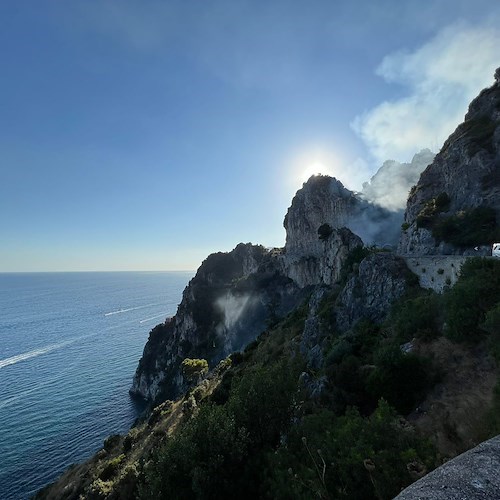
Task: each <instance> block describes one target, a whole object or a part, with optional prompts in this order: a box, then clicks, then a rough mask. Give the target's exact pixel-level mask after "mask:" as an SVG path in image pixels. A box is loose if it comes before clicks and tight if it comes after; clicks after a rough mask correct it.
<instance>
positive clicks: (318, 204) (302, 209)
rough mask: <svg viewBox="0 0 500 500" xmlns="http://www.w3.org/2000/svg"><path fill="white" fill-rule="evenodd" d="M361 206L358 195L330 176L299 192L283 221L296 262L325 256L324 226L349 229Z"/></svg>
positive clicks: (318, 177) (315, 178)
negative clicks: (320, 236) (306, 258)
mask: <svg viewBox="0 0 500 500" xmlns="http://www.w3.org/2000/svg"><path fill="white" fill-rule="evenodd" d="M360 204H361V202H360V200H359V199H358V198H357V197H356V196H355V195H354V193H353V192H352V191H349V190H348V189H346V188H345V187H344V186H343V185H342V183H341V182H340V181H338V180H337V179H335V178H333V177H329V176H327V175H316V176H313V177H311V178H310V179H309V180H308V181H307V182H306V183H305V184H304V185H303V186H302V189H300V190H299V191H297V193H296V195H295V197H294V198H293V200H292V204H291V206H290V208H289V209H288V212H287V214H286V216H285V220H284V222H283V225H284V226H285V229H286V244H285V252H286V255H287V256H289V257H290V258H292V259H300V258H301V257H320V256H322V255H323V253H324V246H323V245H322V241H321V240H320V239H319V237H318V229H319V228H320V226H322V225H323V224H328V225H329V226H330V227H331V228H332V229H338V228H341V227H346V226H348V224H349V221H350V220H351V219H352V217H353V215H354V214H356V213H357V212H358V210H359V206H360Z"/></svg>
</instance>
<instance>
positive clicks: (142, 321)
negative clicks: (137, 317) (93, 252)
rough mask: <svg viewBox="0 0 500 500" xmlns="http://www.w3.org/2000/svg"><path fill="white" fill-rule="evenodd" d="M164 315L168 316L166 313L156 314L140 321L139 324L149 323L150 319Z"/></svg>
mask: <svg viewBox="0 0 500 500" xmlns="http://www.w3.org/2000/svg"><path fill="white" fill-rule="evenodd" d="M165 314H168V311H165V312H162V313H161V314H157V315H156V316H151V317H150V318H145V319H141V321H139V323H146V321H151V320H152V319H156V318H161V317H162V316H165Z"/></svg>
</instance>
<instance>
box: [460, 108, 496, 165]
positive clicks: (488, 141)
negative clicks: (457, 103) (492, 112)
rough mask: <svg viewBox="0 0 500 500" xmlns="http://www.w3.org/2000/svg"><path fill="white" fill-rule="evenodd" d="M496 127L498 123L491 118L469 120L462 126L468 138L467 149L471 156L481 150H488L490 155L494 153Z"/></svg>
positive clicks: (482, 117)
mask: <svg viewBox="0 0 500 500" xmlns="http://www.w3.org/2000/svg"><path fill="white" fill-rule="evenodd" d="M496 127H497V123H496V122H495V121H494V120H492V119H491V118H490V117H489V116H481V117H478V118H474V119H472V120H468V121H466V122H465V123H463V124H462V125H461V126H460V128H461V131H462V132H464V134H465V136H466V138H467V148H468V150H469V154H470V155H471V156H473V155H475V154H476V153H478V152H479V151H481V150H486V151H487V152H489V153H493V152H494V146H493V141H492V139H493V134H494V133H495V130H496Z"/></svg>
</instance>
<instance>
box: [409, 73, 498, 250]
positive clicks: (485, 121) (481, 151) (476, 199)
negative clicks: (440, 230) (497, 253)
mask: <svg viewBox="0 0 500 500" xmlns="http://www.w3.org/2000/svg"><path fill="white" fill-rule="evenodd" d="M477 207H488V208H490V209H493V210H494V212H495V213H496V217H497V221H498V220H499V219H500V82H499V81H498V80H496V82H495V83H494V84H493V85H492V86H491V87H490V88H487V89H485V90H483V91H482V92H481V93H480V94H479V96H478V97H477V98H476V99H474V101H472V103H471V104H470V106H469V110H468V113H467V114H466V115H465V120H464V122H463V123H462V124H461V125H459V126H458V127H457V129H456V130H455V132H454V133H453V134H452V135H451V136H450V137H449V138H448V140H447V141H446V142H445V144H444V145H443V147H442V149H441V151H440V152H439V153H438V154H437V155H436V157H435V159H434V161H433V162H432V163H431V164H430V165H429V166H428V167H427V168H426V169H425V170H424V172H423V173H422V175H421V176H420V179H419V181H418V183H417V184H416V186H414V188H412V190H411V192H410V196H409V198H408V203H407V207H406V213H405V217H404V225H403V228H404V231H403V232H402V235H401V239H400V243H399V252H400V253H402V254H407V255H411V254H414V255H427V254H464V252H467V251H468V252H469V253H470V251H471V249H472V248H473V247H475V246H477V245H478V244H481V242H477V243H474V242H472V241H471V242H467V241H465V242H464V244H461V245H457V244H456V243H455V244H450V243H449V242H448V243H447V242H445V241H444V240H443V241H439V240H438V239H437V238H436V237H435V236H436V233H435V232H434V233H433V226H435V223H436V221H438V220H439V219H440V218H441V220H443V219H444V218H446V217H451V216H457V215H458V216H460V214H464V213H466V212H467V211H470V210H472V209H475V208H477ZM459 223H460V220H458V224H459ZM483 243H484V242H483Z"/></svg>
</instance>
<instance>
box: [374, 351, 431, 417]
mask: <svg viewBox="0 0 500 500" xmlns="http://www.w3.org/2000/svg"><path fill="white" fill-rule="evenodd" d="M375 361H376V368H375V370H373V371H372V372H371V373H370V375H369V377H368V390H369V392H370V393H371V394H372V396H373V397H374V398H381V397H382V398H384V399H386V400H387V401H388V402H389V403H390V404H391V405H392V406H394V407H395V408H396V409H397V410H398V411H399V412H400V413H402V414H403V415H407V414H408V413H410V412H411V411H412V410H414V409H415V406H416V405H417V404H418V403H419V402H420V400H421V399H422V398H423V397H424V395H425V393H426V390H427V389H429V387H430V386H431V385H432V384H433V382H434V377H433V374H432V372H431V368H430V365H429V363H428V362H427V361H426V360H425V359H424V358H422V357H420V356H417V355H415V354H412V353H403V352H402V351H401V348H400V347H399V345H392V346H389V347H386V348H382V349H381V350H380V351H379V352H378V353H377V356H376V360H375Z"/></svg>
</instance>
